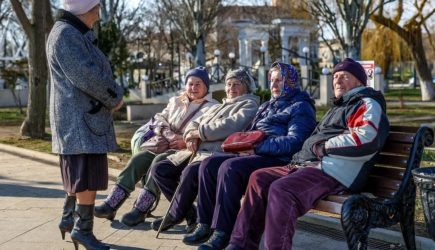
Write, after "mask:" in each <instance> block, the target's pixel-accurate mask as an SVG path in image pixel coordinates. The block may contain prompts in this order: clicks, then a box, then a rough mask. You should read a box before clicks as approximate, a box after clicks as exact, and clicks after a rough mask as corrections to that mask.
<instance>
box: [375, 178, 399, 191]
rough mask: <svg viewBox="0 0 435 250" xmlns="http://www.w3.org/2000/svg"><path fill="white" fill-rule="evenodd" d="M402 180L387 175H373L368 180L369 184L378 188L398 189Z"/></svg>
mask: <svg viewBox="0 0 435 250" xmlns="http://www.w3.org/2000/svg"><path fill="white" fill-rule="evenodd" d="M400 183H401V181H398V180H393V179H390V178H386V177H385V176H376V175H371V176H369V179H368V180H367V186H373V185H375V186H376V189H391V190H398V189H399V187H400Z"/></svg>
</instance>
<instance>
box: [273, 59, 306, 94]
mask: <svg viewBox="0 0 435 250" xmlns="http://www.w3.org/2000/svg"><path fill="white" fill-rule="evenodd" d="M270 68H271V69H273V68H278V69H279V70H280V72H281V76H282V79H283V80H284V86H283V88H282V90H281V95H280V96H284V95H289V94H290V93H291V91H292V90H293V89H295V88H300V85H299V75H298V70H297V69H296V68H295V67H293V66H292V65H290V64H287V63H282V62H274V63H272V65H271V66H270ZM271 72H272V71H269V80H270V75H271Z"/></svg>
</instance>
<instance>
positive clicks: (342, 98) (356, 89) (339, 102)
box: [332, 86, 367, 106]
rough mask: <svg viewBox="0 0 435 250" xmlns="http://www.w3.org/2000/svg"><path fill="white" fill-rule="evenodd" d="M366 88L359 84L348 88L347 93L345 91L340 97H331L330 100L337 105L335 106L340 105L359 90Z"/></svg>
mask: <svg viewBox="0 0 435 250" xmlns="http://www.w3.org/2000/svg"><path fill="white" fill-rule="evenodd" d="M366 88H367V87H365V86H360V87H356V88H353V89H351V90H349V91H348V92H347V93H345V94H344V95H343V96H342V97H340V98H338V99H337V98H335V97H333V98H332V102H333V104H334V105H337V106H339V105H342V104H343V103H345V102H348V101H349V100H350V99H351V98H352V97H354V96H355V95H356V94H357V93H358V92H361V91H363V90H365V89H366Z"/></svg>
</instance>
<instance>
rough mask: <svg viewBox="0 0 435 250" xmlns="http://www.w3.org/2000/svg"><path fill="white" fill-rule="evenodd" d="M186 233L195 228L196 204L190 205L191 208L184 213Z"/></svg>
mask: <svg viewBox="0 0 435 250" xmlns="http://www.w3.org/2000/svg"><path fill="white" fill-rule="evenodd" d="M186 224H187V225H186V233H188V234H190V233H192V232H193V230H195V228H196V206H195V205H192V208H191V209H190V210H189V212H187V214H186Z"/></svg>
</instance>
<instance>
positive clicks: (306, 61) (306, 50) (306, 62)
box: [302, 46, 311, 95]
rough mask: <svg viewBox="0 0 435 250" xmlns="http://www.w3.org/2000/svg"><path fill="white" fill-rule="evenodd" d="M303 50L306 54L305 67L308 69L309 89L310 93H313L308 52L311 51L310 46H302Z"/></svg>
mask: <svg viewBox="0 0 435 250" xmlns="http://www.w3.org/2000/svg"><path fill="white" fill-rule="evenodd" d="M302 52H303V53H304V54H305V67H306V69H307V84H308V86H309V89H310V90H309V91H310V95H311V71H310V67H309V66H308V53H309V52H310V49H309V48H308V47H306V46H305V47H304V48H302Z"/></svg>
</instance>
